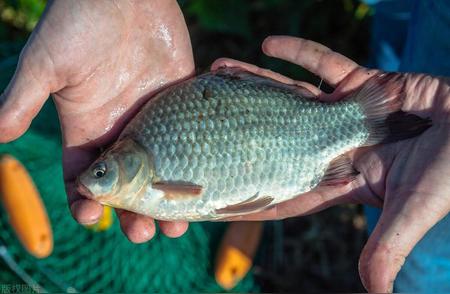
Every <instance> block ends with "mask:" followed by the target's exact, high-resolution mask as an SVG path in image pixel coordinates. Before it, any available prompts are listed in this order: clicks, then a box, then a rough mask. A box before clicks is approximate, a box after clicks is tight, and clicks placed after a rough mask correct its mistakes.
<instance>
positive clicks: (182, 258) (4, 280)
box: [0, 56, 257, 292]
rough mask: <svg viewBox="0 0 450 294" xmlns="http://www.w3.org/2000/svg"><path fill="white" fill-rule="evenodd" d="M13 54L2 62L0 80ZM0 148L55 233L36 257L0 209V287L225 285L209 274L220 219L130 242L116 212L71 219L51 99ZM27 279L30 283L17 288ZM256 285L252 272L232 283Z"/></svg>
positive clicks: (212, 288)
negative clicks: (104, 220)
mask: <svg viewBox="0 0 450 294" xmlns="http://www.w3.org/2000/svg"><path fill="white" fill-rule="evenodd" d="M16 59H17V56H15V57H13V58H12V59H11V58H10V59H3V61H2V62H3V69H4V70H3V74H2V76H1V77H0V78H1V79H2V81H1V83H2V86H3V87H4V85H5V82H6V81H7V80H8V79H9V77H10V76H11V73H12V69H13V68H14V66H15V61H16ZM5 62H7V64H6V65H5ZM0 67H2V63H1V62H0ZM5 69H7V70H5ZM5 73H6V74H5ZM0 153H9V154H11V155H13V156H15V157H16V158H18V159H19V160H20V161H21V162H22V163H23V164H24V165H25V166H26V168H27V169H28V170H29V172H30V174H31V176H32V178H33V179H34V181H35V183H36V185H37V187H38V189H39V191H40V193H41V196H42V198H43V201H44V203H45V207H46V209H47V212H48V215H49V218H50V221H51V224H52V229H53V233H54V250H53V253H52V254H51V255H50V256H49V257H48V258H45V259H42V260H39V259H36V258H34V257H33V256H31V255H30V254H28V253H27V252H26V251H25V250H24V249H23V248H22V246H21V244H20V243H19V242H18V240H17V238H16V236H15V234H14V232H13V231H12V229H11V227H10V225H9V222H8V217H7V215H6V213H5V212H4V210H3V208H1V211H0V256H1V259H0V260H1V261H0V292H29V291H32V290H33V289H34V290H38V291H49V292H62V291H64V292H66V291H68V292H74V291H80V292H193V291H195V292H218V291H223V290H222V289H221V288H220V287H219V286H218V285H217V284H216V282H215V280H214V273H213V265H214V259H215V253H216V249H217V245H218V242H219V241H220V238H221V236H222V233H223V231H224V229H225V227H224V226H225V225H224V224H217V223H194V224H191V226H190V229H189V230H188V232H187V233H186V234H185V235H184V236H183V237H181V238H178V239H169V238H166V237H164V236H163V235H162V234H157V236H156V237H155V238H154V239H153V240H152V241H150V242H148V243H145V244H140V245H135V244H132V243H130V242H129V241H128V240H127V239H126V238H125V237H124V235H123V234H122V232H121V231H120V227H119V223H118V221H117V219H114V223H113V225H112V227H111V228H109V229H108V230H106V231H104V232H93V231H92V230H88V229H86V228H84V227H83V226H81V225H79V224H77V223H76V222H75V221H74V220H73V219H72V217H71V215H70V212H69V209H68V205H67V203H66V196H65V193H64V187H63V182H62V170H61V143H60V136H59V126H58V120H57V115H56V111H55V109H54V106H53V103H52V102H47V103H46V104H45V105H44V108H43V110H42V111H41V112H40V114H39V115H38V117H37V118H36V119H35V120H34V122H33V124H32V126H31V128H30V129H29V131H28V132H27V133H26V134H25V135H24V136H22V137H21V138H20V139H18V140H17V141H14V142H12V143H9V144H3V145H1V144H0ZM26 284H30V285H32V286H33V287H30V288H27V287H17V285H26ZM5 287H6V288H5ZM256 290H257V286H256V285H255V283H254V281H253V279H252V276H251V274H250V275H247V277H246V278H245V279H244V280H243V281H242V282H241V283H240V284H238V285H237V287H236V288H235V289H233V291H238V292H244V291H245V292H247V291H256Z"/></svg>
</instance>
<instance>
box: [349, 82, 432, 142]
mask: <svg viewBox="0 0 450 294" xmlns="http://www.w3.org/2000/svg"><path fill="white" fill-rule="evenodd" d="M405 81H406V78H405V77H404V76H403V75H401V74H399V73H384V74H381V75H376V76H374V77H372V78H371V79H369V80H368V81H367V82H366V83H365V84H364V86H363V87H362V88H361V89H360V90H359V91H357V92H356V94H354V96H353V97H352V98H351V99H354V100H356V101H357V102H358V103H359V104H360V105H361V107H362V109H363V111H364V113H365V115H366V126H367V127H368V129H369V137H368V138H367V141H366V142H365V144H364V145H365V146H371V145H375V144H380V143H391V142H396V141H400V140H405V139H409V138H412V137H415V136H418V135H420V134H422V133H423V132H424V131H426V130H427V129H428V128H429V127H431V124H432V123H431V119H429V118H422V117H420V116H418V115H415V114H411V113H406V112H403V111H402V110H401V107H402V105H403V101H404V99H405V95H406V93H405V89H404V87H405Z"/></svg>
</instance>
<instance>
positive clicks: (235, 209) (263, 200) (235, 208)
mask: <svg viewBox="0 0 450 294" xmlns="http://www.w3.org/2000/svg"><path fill="white" fill-rule="evenodd" d="M273 200H274V198H273V197H270V196H261V197H258V194H256V195H255V196H252V197H250V198H249V199H247V200H245V201H243V202H240V203H237V204H232V205H228V206H225V207H224V208H220V209H216V211H215V212H216V214H218V215H239V214H245V213H250V212H256V211H260V210H263V209H265V208H267V207H268V206H269V205H270V203H272V201H273Z"/></svg>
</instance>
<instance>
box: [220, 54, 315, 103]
mask: <svg viewBox="0 0 450 294" xmlns="http://www.w3.org/2000/svg"><path fill="white" fill-rule="evenodd" d="M220 67H239V68H242V69H244V70H247V71H249V72H252V73H254V74H256V75H259V76H263V77H268V78H271V79H273V80H276V81H279V82H281V83H283V84H288V85H295V86H298V87H302V88H305V89H307V90H308V91H309V92H311V93H312V94H313V95H314V96H320V95H322V91H320V90H319V89H318V88H317V87H315V86H313V85H311V84H309V83H305V82H301V81H296V80H293V79H291V78H288V77H286V76H284V75H282V74H279V73H276V72H273V71H271V70H269V69H264V68H260V67H258V66H256V65H253V64H249V63H245V62H242V61H238V60H234V59H230V58H219V59H217V60H216V61H214V62H213V64H212V65H211V70H217V69H219V68H220Z"/></svg>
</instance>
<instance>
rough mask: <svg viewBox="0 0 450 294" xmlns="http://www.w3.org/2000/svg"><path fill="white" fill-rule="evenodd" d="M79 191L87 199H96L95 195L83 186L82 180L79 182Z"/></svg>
mask: <svg viewBox="0 0 450 294" xmlns="http://www.w3.org/2000/svg"><path fill="white" fill-rule="evenodd" d="M76 186H77V191H78V193H80V194H81V195H83V196H84V197H86V198H89V199H94V194H92V192H91V190H89V189H88V188H87V187H86V186H85V185H83V184H82V183H81V182H80V180H77V185H76Z"/></svg>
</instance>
